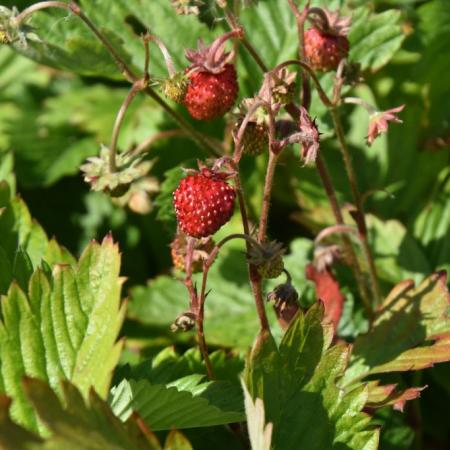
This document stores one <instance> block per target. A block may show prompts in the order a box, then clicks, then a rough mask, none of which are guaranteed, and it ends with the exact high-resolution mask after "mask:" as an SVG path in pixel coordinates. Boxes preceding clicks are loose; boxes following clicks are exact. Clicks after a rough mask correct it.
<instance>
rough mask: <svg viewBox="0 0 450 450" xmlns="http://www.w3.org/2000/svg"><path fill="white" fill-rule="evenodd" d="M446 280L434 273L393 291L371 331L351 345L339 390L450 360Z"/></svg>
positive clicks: (403, 283)
mask: <svg viewBox="0 0 450 450" xmlns="http://www.w3.org/2000/svg"><path fill="white" fill-rule="evenodd" d="M445 279H446V277H445V275H444V274H443V273H435V274H433V275H431V276H430V277H428V278H427V279H426V280H424V281H423V282H422V283H421V284H420V285H419V286H417V287H414V283H413V282H412V281H404V282H402V283H399V284H398V285H397V286H396V287H395V288H394V289H393V290H392V291H391V293H390V294H389V295H388V297H387V298H386V300H385V301H384V302H383V304H382V305H381V308H380V309H379V312H378V314H377V316H376V319H375V321H374V323H373V325H372V328H371V330H370V331H369V332H368V333H367V334H365V335H362V336H359V337H358V338H357V339H356V340H355V343H354V347H353V352H352V359H351V362H350V366H349V369H348V370H347V372H346V373H345V375H344V377H343V380H342V385H343V386H350V385H352V383H354V382H356V381H358V380H361V379H363V378H365V377H366V376H368V375H371V374H377V373H385V372H398V371H409V370H419V369H423V368H425V367H430V366H432V365H433V364H434V363H437V362H443V361H449V360H450V340H449V335H450V318H449V316H448V297H449V294H448V290H447V288H446V285H445ZM430 341H433V344H431V345H430Z"/></svg>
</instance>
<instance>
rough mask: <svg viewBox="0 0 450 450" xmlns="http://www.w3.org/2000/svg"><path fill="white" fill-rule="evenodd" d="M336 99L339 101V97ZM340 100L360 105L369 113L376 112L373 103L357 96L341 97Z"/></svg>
mask: <svg viewBox="0 0 450 450" xmlns="http://www.w3.org/2000/svg"><path fill="white" fill-rule="evenodd" d="M337 101H339V99H337ZM337 101H336V102H337ZM341 102H342V103H347V104H353V105H358V106H362V107H363V108H364V109H365V110H366V111H367V112H368V113H369V114H374V113H376V112H377V109H376V108H375V107H374V106H373V105H371V104H370V103H367V102H366V101H364V100H363V99H362V98H359V97H344V98H343V99H341Z"/></svg>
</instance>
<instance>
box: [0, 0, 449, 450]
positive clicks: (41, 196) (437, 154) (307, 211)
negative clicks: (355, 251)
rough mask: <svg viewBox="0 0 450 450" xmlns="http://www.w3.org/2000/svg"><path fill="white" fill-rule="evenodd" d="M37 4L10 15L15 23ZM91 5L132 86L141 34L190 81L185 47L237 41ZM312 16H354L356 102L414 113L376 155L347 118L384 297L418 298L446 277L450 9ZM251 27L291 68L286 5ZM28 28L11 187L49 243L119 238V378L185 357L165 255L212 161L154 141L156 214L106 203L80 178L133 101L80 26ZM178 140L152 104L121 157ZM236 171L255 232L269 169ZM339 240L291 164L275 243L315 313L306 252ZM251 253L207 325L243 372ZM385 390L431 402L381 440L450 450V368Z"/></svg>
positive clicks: (11, 144) (185, 20) (413, 1)
mask: <svg viewBox="0 0 450 450" xmlns="http://www.w3.org/2000/svg"><path fill="white" fill-rule="evenodd" d="M32 3H34V2H33V1H20V0H17V1H13V2H5V1H3V2H2V4H3V5H4V6H7V7H11V6H13V5H14V6H17V8H18V9H19V10H21V9H23V8H24V7H25V6H27V5H29V4H32ZM79 3H80V4H81V5H82V6H83V8H84V10H85V12H86V13H87V15H88V16H89V17H90V18H91V19H92V20H93V21H94V22H95V23H97V24H99V25H101V27H102V29H103V31H105V32H106V33H107V35H108V37H109V38H110V39H111V40H112V41H113V42H114V43H115V45H117V46H118V48H119V51H120V53H121V54H122V55H123V56H124V57H125V58H126V59H127V61H128V62H129V63H130V64H131V65H132V66H133V67H134V68H135V70H136V71H138V70H139V69H141V68H142V66H143V57H144V50H143V45H142V43H141V41H140V39H139V34H140V33H141V32H143V31H145V30H147V29H148V30H150V31H151V32H152V33H155V34H157V35H158V36H159V37H160V38H161V39H162V40H163V41H164V42H165V43H166V45H167V46H168V48H169V49H170V51H171V52H172V55H173V57H174V60H175V63H176V66H177V68H179V69H182V68H183V67H184V66H185V65H186V61H185V60H184V57H183V48H184V47H193V46H194V45H195V44H196V41H197V39H198V38H199V37H203V38H205V39H208V40H210V39H211V38H212V36H214V35H217V34H219V33H220V32H223V30H224V29H225V28H226V25H225V23H224V21H223V20H222V19H221V18H220V15H219V13H220V11H218V10H217V9H216V8H215V7H214V5H213V2H212V1H209V2H205V3H206V4H205V5H204V6H203V7H202V9H201V14H200V16H199V17H195V16H184V17H180V16H177V15H176V14H175V12H174V10H173V9H172V7H171V5H170V2H169V1H168V0H167V1H166V0H158V1H154V0H148V1H138V0H115V1H114V2H112V1H104V0H103V1H102V0H98V1H92V0H84V1H81V2H79ZM313 3H315V4H326V5H327V6H328V7H331V8H336V7H339V6H342V7H343V8H344V9H345V8H347V7H350V8H351V9H352V11H354V13H353V25H352V29H351V33H350V41H351V48H352V51H351V54H350V56H351V58H352V59H354V60H355V61H358V62H359V63H360V64H361V67H362V70H363V76H364V82H363V83H362V84H360V85H358V87H357V88H356V89H355V90H354V94H356V95H358V96H361V97H362V98H364V99H365V100H367V101H369V102H371V103H373V104H375V105H377V107H378V108H379V109H381V110H385V109H389V108H391V107H394V106H398V105H400V104H406V108H405V110H404V111H403V113H402V114H401V118H402V120H403V122H404V123H403V125H394V126H392V127H390V130H389V133H388V134H387V135H384V136H382V137H380V138H379V139H378V140H377V141H376V142H375V144H374V145H373V146H372V147H370V148H369V147H367V146H366V145H365V136H366V134H367V122H368V118H367V114H366V113H365V111H363V110H362V109H360V108H356V107H353V106H350V105H348V106H345V109H344V122H345V126H346V129H347V135H348V138H349V143H350V145H351V150H352V156H353V161H354V164H355V169H356V173H357V175H358V181H359V186H360V190H361V191H362V192H371V191H374V193H373V194H372V195H370V196H368V200H367V204H366V208H367V211H368V212H369V213H370V218H369V224H370V236H371V242H372V245H373V248H374V253H375V255H376V264H377V267H378V270H379V275H380V278H381V280H382V282H383V289H384V291H385V292H387V291H388V290H389V289H390V288H391V287H392V286H393V285H394V284H395V283H397V282H398V281H400V280H402V279H404V278H413V279H414V280H415V281H416V282H418V281H420V280H421V279H423V278H424V276H425V275H427V274H429V273H431V272H432V271H434V270H437V269H447V270H448V269H450V233H449V224H450V166H449V148H450V77H449V76H448V74H449V73H450V2H449V1H448V0H429V1H418V0H385V1H382V0H380V1H378V0H377V1H365V0H364V1H363V0H348V1H347V2H343V1H337V0H334V1H331V2H325V1H322V2H320V1H318V2H313ZM392 8H394V9H392ZM369 13H372V14H371V15H370V19H369V18H368V15H369ZM373 13H376V14H373ZM241 21H242V24H243V25H244V27H245V28H246V29H247V30H248V37H249V39H250V41H251V42H252V43H253V44H254V46H255V47H256V48H257V49H258V51H259V52H260V54H261V55H262V56H263V58H264V60H265V62H266V64H267V65H268V66H269V67H273V66H274V65H276V64H277V63H279V62H282V61H284V60H286V59H289V58H291V57H295V53H296V47H297V37H296V32H295V21H294V18H293V17H292V15H291V13H290V11H289V8H288V6H287V2H285V1H281V0H280V1H278V0H265V1H263V0H262V1H260V2H258V5H256V6H255V5H253V6H252V8H243V9H242V13H241ZM32 23H33V27H35V32H36V33H37V34H38V35H39V37H40V38H41V39H42V42H31V43H30V45H29V47H28V48H27V49H23V48H22V49H20V48H18V49H17V50H19V52H20V53H23V55H19V54H18V53H17V52H14V51H13V50H11V49H10V48H7V47H5V46H3V47H1V48H0V104H1V108H0V178H1V179H6V180H7V181H8V182H9V184H10V185H11V186H12V187H13V190H16V192H17V193H19V194H20V196H21V197H22V198H23V200H24V201H25V203H26V205H28V208H29V210H30V212H31V215H32V217H33V218H35V219H36V220H37V221H38V222H39V223H40V224H41V226H42V227H43V229H44V230H45V232H46V233H47V235H48V236H49V237H52V236H55V237H56V239H57V240H58V242H59V243H60V244H62V245H64V246H65V247H67V248H68V249H69V250H70V251H71V252H72V253H73V254H75V255H79V254H80V253H81V251H82V249H83V248H84V247H85V246H86V244H87V243H88V241H89V240H91V239H101V238H102V237H103V236H104V235H105V234H106V233H107V232H108V231H109V230H111V231H112V233H113V236H114V239H115V240H117V241H118V242H119V245H120V249H121V252H122V257H123V266H122V267H123V269H122V274H123V275H124V276H126V277H127V279H128V281H127V283H126V285H125V291H126V292H125V293H126V295H128V296H129V297H130V299H131V302H130V307H129V318H128V320H127V322H126V324H125V327H124V331H123V332H124V334H125V335H127V336H128V341H127V350H126V352H125V354H124V357H123V362H124V363H125V362H129V363H131V364H134V363H137V362H139V361H140V360H141V358H142V356H143V355H144V356H146V357H148V356H151V355H153V354H155V352H157V351H159V350H160V349H161V348H163V347H164V346H166V345H169V344H173V343H176V344H178V345H179V346H180V348H186V347H188V346H189V345H191V344H192V343H193V340H192V336H191V335H189V334H188V335H183V336H179V335H173V334H171V333H170V332H169V331H168V325H169V324H170V323H171V322H172V321H173V319H174V318H175V317H176V315H177V314H179V313H180V312H182V311H183V310H184V308H185V307H186V302H187V295H186V293H185V291H184V287H183V285H182V284H181V283H180V282H179V281H178V280H177V279H176V276H174V275H173V274H172V269H171V260H170V251H169V244H170V242H171V240H172V237H173V234H174V230H175V225H174V217H173V212H172V209H171V192H172V190H173V188H174V186H176V184H177V181H178V179H179V178H180V176H181V174H182V172H181V170H180V167H188V166H193V164H194V163H195V159H197V158H205V157H207V156H208V155H207V154H205V152H204V150H202V149H200V148H198V147H197V146H196V144H194V143H193V142H192V141H191V140H189V139H187V138H185V137H183V136H174V137H169V138H163V139H159V140H157V141H156V142H155V143H154V144H153V145H152V147H151V149H150V151H149V153H148V156H147V158H148V159H152V160H154V162H155V164H154V166H153V168H152V170H151V175H152V176H154V177H157V179H158V180H159V183H160V192H159V193H158V194H157V195H155V196H154V197H153V202H154V205H153V206H154V207H153V209H152V211H151V212H150V213H148V214H145V215H141V214H137V213H135V212H132V211H131V210H129V209H127V208H122V207H120V206H117V205H116V204H114V203H113V202H112V201H111V199H110V198H109V197H108V196H106V195H105V194H103V193H99V192H91V191H89V186H88V185H87V184H85V183H84V182H83V180H82V176H81V175H80V172H79V166H80V164H81V163H82V162H83V161H84V160H85V159H86V158H87V157H89V156H93V155H96V154H97V153H98V151H99V148H100V144H102V143H104V144H106V145H108V143H109V140H110V135H111V130H112V125H113V122H114V118H115V114H116V112H117V110H118V108H119V106H120V104H121V102H122V100H123V98H124V97H125V95H126V92H127V88H128V84H127V83H126V82H125V81H122V78H121V75H120V73H119V72H118V70H117V69H116V67H115V65H114V63H113V61H112V60H111V58H110V57H109V55H108V54H106V53H105V51H104V50H103V49H102V48H101V47H100V46H99V45H98V43H97V42H96V41H95V40H94V39H93V38H92V37H91V35H90V34H89V32H88V31H87V30H86V29H85V28H84V26H83V24H81V23H79V22H78V21H77V19H76V18H74V17H69V16H68V14H67V13H64V12H60V11H56V12H51V13H47V12H46V13H39V14H36V16H34V18H33V22H32ZM27 56H29V57H32V59H29V58H27ZM388 62H389V64H387V63H388ZM40 63H43V64H45V65H41V64H40ZM237 65H238V70H239V79H240V87H241V89H240V97H241V98H244V97H246V96H251V95H254V93H255V92H256V91H257V90H258V88H259V86H260V83H261V80H262V74H261V72H260V71H259V69H258V68H257V66H256V65H255V63H254V61H253V60H251V59H250V58H249V56H248V54H247V53H245V51H244V50H243V49H239V53H238V59H237ZM151 73H152V75H153V76H155V77H161V76H164V69H163V65H162V61H161V57H160V55H159V53H158V52H157V51H156V49H154V48H152V61H151ZM322 81H323V83H324V86H327V87H329V86H330V85H331V81H332V80H331V78H330V76H324V77H323V78H322ZM172 106H173V107H175V108H177V110H178V111H179V113H180V114H182V115H183V116H184V117H185V118H186V120H190V121H191V123H192V124H193V125H194V126H195V127H196V128H197V129H198V130H199V131H201V132H203V133H205V134H208V135H210V136H212V137H214V138H216V139H219V140H221V141H222V140H224V139H225V142H228V141H226V138H227V136H229V127H228V124H227V123H226V122H225V120H217V121H214V122H211V123H198V122H193V121H192V120H191V119H190V118H189V117H188V115H187V114H186V112H185V111H184V110H183V108H182V107H177V106H175V105H172ZM312 111H313V113H314V114H315V115H316V116H317V118H318V121H319V124H320V130H321V131H322V132H323V133H324V134H323V136H322V137H323V140H322V146H321V152H322V155H323V157H324V158H325V160H326V162H327V165H328V166H329V169H330V172H331V175H332V178H333V181H334V183H335V185H336V188H337V190H338V194H339V198H340V199H341V201H342V202H346V201H349V200H350V198H351V196H350V192H349V188H348V184H347V179H346V176H345V171H344V167H343V164H342V162H341V157H340V154H339V152H338V151H337V148H336V142H335V139H333V132H332V128H331V124H330V121H329V118H328V117H327V116H326V114H325V111H324V109H323V107H321V105H320V104H319V103H318V100H317V98H313V106H312ZM177 128H178V127H177V124H176V123H175V122H174V121H173V120H172V119H171V118H170V117H169V116H168V115H167V114H164V113H163V112H162V110H161V109H160V108H159V107H158V106H157V105H156V104H155V103H154V102H153V101H152V100H151V99H149V98H146V97H143V96H142V97H138V98H137V99H136V101H135V102H134V103H133V105H132V107H131V108H130V110H129V112H128V113H127V115H126V119H125V122H124V127H123V132H122V134H121V136H120V139H119V147H120V149H121V150H126V149H129V148H131V147H132V146H133V145H136V144H138V143H140V142H142V141H143V140H145V139H146V138H148V137H150V136H152V135H155V134H157V133H160V132H162V131H169V130H174V129H177ZM242 166H243V167H242V170H243V176H242V179H243V180H244V182H245V190H246V193H247V194H248V197H249V204H250V211H251V214H252V215H253V217H257V214H258V210H259V205H260V199H261V195H262V184H263V183H262V180H263V177H264V171H265V160H264V156H263V157H261V158H260V159H257V160H254V159H250V158H248V159H245V160H244V161H243V164H242ZM331 223H333V218H332V216H331V213H330V211H329V208H328V203H327V200H326V196H325V194H324V191H323V189H322V187H321V184H320V181H319V179H318V177H317V174H316V171H315V169H314V168H302V167H301V164H300V159H299V149H298V148H292V149H288V150H287V151H285V154H284V155H283V156H282V158H281V163H280V166H279V168H278V169H277V175H276V179H275V183H274V199H273V202H272V210H271V215H270V224H269V232H270V234H271V237H273V238H275V239H277V240H279V241H282V242H283V243H284V244H285V245H286V246H287V247H289V248H290V254H289V255H288V257H287V261H286V265H287V267H288V269H289V270H290V271H291V273H292V275H293V279H294V282H295V284H296V286H297V288H298V289H299V291H300V292H302V301H303V302H304V304H308V303H309V302H311V301H312V299H313V288H312V285H311V284H310V282H309V281H307V280H306V279H305V276H304V268H305V265H306V263H307V261H308V260H309V259H310V258H311V253H312V242H311V239H313V238H314V236H315V234H316V233H317V231H318V230H320V229H321V228H322V227H324V226H326V225H329V224H331ZM233 231H240V223H239V220H238V217H235V218H234V219H233V221H232V222H231V223H230V225H228V226H227V227H226V228H225V229H223V230H221V231H220V233H219V235H220V236H222V235H224V234H225V233H227V234H228V233H230V232H233ZM242 250H243V249H242V246H240V244H239V245H237V246H232V245H231V246H230V247H229V249H227V251H226V252H224V254H223V256H221V258H220V261H219V262H218V263H216V264H215V266H214V268H213V270H212V272H211V279H210V285H211V287H212V288H213V292H212V294H211V296H210V300H209V301H208V308H207V319H206V324H205V325H206V335H207V338H208V341H209V342H210V344H212V345H213V346H217V347H225V348H227V349H231V350H232V352H233V354H235V355H238V354H240V352H241V351H242V349H246V348H247V346H248V345H249V344H250V343H251V341H252V339H253V337H254V335H255V331H256V329H257V319H256V315H255V312H254V309H253V302H252V299H251V296H250V292H249V289H248V287H247V281H246V271H245V266H244V260H243V257H242ZM338 272H339V275H340V279H341V280H343V283H342V284H343V287H342V289H343V291H344V292H345V294H346V295H347V303H346V309H345V312H344V317H343V319H342V322H341V330H340V331H341V335H342V336H346V337H348V338H350V339H352V338H353V337H354V336H355V335H356V334H358V333H359V332H361V331H363V330H364V329H365V326H366V323H365V319H364V317H363V314H362V312H361V310H360V306H359V303H360V302H359V301H357V300H358V299H357V298H353V294H354V289H352V286H351V285H350V284H349V283H347V280H349V279H350V277H349V274H348V273H347V272H346V270H345V269H344V268H338ZM269 289H270V286H267V291H268V290H269ZM417 377H419V378H420V379H417ZM391 378H392V379H391ZM391 378H387V379H388V380H389V381H390V382H399V383H400V384H401V385H410V384H412V383H414V384H415V385H417V384H418V383H419V384H421V385H424V384H428V385H432V388H430V389H427V390H425V391H424V392H423V393H422V400H421V403H420V406H418V403H417V401H416V402H413V403H412V406H411V408H409V409H408V410H407V412H406V413H405V414H400V413H398V412H393V411H388V410H384V411H382V412H381V413H379V420H380V421H381V422H382V423H383V424H384V425H385V426H384V428H383V430H384V431H383V434H382V439H383V442H382V446H381V448H382V449H407V448H412V447H411V445H412V441H413V435H412V428H411V426H412V424H415V423H416V422H417V421H419V422H420V423H421V424H422V425H423V426H422V427H421V429H422V430H423V433H424V434H425V435H426V438H427V441H426V442H428V443H429V444H428V446H427V447H426V448H427V449H433V448H437V449H438V448H439V449H440V448H442V449H444V448H449V447H448V445H450V440H449V439H450V435H449V429H448V421H447V420H446V415H445V414H440V413H438V411H445V410H446V409H445V408H447V407H448V404H449V402H450V383H449V380H450V366H449V364H444V365H441V366H439V367H436V368H433V369H429V370H427V371H425V372H423V373H419V374H413V375H402V376H400V375H395V376H392V377H391ZM412 378H414V379H412ZM196 448H197V447H196ZM424 448H425V447H424Z"/></svg>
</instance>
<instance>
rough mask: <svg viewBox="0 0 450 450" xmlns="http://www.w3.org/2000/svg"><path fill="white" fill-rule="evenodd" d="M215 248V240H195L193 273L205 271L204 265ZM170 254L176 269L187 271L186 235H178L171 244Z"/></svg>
mask: <svg viewBox="0 0 450 450" xmlns="http://www.w3.org/2000/svg"><path fill="white" fill-rule="evenodd" d="M214 246H215V243H214V240H213V239H212V238H211V237H210V236H209V237H206V238H201V239H195V243H194V250H193V253H192V272H193V273H198V272H201V271H202V270H203V263H204V261H206V260H207V259H208V256H209V254H210V253H211V252H212V251H213V249H214ZM170 254H171V256H172V262H173V265H174V267H176V268H177V269H178V270H181V271H183V272H184V271H185V268H186V254H187V236H186V235H185V234H184V233H181V232H179V233H177V235H176V236H175V239H174V240H173V241H172V243H171V244H170Z"/></svg>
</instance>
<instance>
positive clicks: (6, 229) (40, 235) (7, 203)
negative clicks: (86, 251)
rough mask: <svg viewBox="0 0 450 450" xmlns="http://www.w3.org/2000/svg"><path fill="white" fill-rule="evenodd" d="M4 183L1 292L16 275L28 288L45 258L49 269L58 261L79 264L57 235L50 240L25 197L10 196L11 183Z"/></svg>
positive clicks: (0, 215)
mask: <svg viewBox="0 0 450 450" xmlns="http://www.w3.org/2000/svg"><path fill="white" fill-rule="evenodd" d="M0 184H1V187H0V197H1V198H0V205H1V207H0V234H1V236H2V240H1V242H0V268H1V273H0V294H5V293H6V291H7V290H8V286H9V285H10V283H11V281H12V280H13V279H15V280H16V281H17V282H18V284H19V286H20V287H21V288H22V290H26V289H27V286H28V281H29V279H30V276H31V274H32V273H33V271H34V270H35V269H37V268H38V267H41V266H42V265H43V264H44V260H45V263H46V264H47V267H46V270H47V271H48V270H51V266H54V265H55V264H70V265H75V263H76V260H75V258H74V257H73V256H72V255H71V254H70V252H69V251H68V250H66V249H65V248H64V247H61V246H60V245H59V244H58V243H57V242H56V240H55V239H51V240H50V241H49V240H48V238H47V235H46V234H45V232H44V230H43V229H42V227H41V226H40V225H39V224H38V223H37V222H36V221H34V220H33V219H32V218H31V215H30V212H29V210H28V207H27V206H26V204H25V203H24V201H23V200H22V199H21V198H20V197H18V196H14V197H12V198H10V190H9V186H8V184H6V183H5V182H0Z"/></svg>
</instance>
